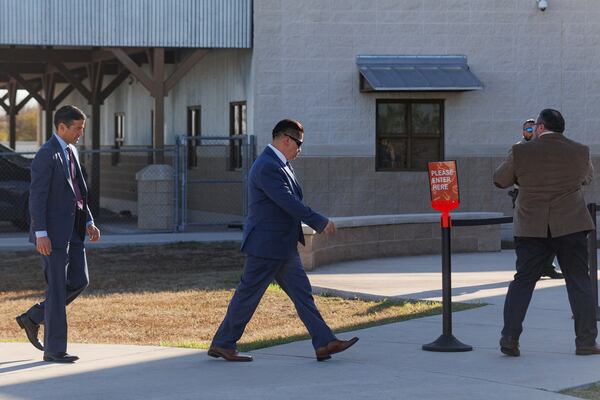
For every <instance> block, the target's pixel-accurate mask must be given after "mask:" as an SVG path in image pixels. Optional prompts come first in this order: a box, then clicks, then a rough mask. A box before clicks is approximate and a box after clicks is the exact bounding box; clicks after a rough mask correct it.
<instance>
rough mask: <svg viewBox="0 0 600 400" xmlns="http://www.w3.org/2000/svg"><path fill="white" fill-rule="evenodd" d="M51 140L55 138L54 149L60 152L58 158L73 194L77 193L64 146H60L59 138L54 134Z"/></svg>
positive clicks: (57, 152)
mask: <svg viewBox="0 0 600 400" xmlns="http://www.w3.org/2000/svg"><path fill="white" fill-rule="evenodd" d="M51 140H54V150H55V151H56V154H58V159H59V161H60V163H61V167H62V170H63V172H64V174H65V179H66V180H67V183H68V184H69V186H70V187H71V190H72V191H73V194H75V188H74V187H73V182H72V181H71V174H70V173H69V163H68V161H67V160H66V159H65V152H64V151H63V149H62V147H61V146H60V143H59V141H58V139H56V138H55V137H54V136H52V139H51Z"/></svg>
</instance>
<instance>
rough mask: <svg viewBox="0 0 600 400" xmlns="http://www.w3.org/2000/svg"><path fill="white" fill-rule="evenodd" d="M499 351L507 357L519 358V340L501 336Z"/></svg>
mask: <svg viewBox="0 0 600 400" xmlns="http://www.w3.org/2000/svg"><path fill="white" fill-rule="evenodd" d="M500 351H501V352H502V353H504V354H506V355H507V356H512V357H519V356H520V355H521V352H520V350H519V339H516V338H514V337H512V336H502V337H501V338H500Z"/></svg>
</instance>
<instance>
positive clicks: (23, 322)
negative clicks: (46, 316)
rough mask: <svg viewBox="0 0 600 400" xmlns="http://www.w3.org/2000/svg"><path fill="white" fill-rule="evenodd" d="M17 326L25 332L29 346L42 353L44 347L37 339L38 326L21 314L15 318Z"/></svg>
mask: <svg viewBox="0 0 600 400" xmlns="http://www.w3.org/2000/svg"><path fill="white" fill-rule="evenodd" d="M17 324H19V326H20V327H21V329H23V330H25V333H26V334H27V339H29V341H30V342H31V344H32V345H33V346H34V347H35V348H36V349H38V350H41V351H44V346H42V344H41V343H40V341H39V339H38V332H39V331H40V326H39V325H38V324H36V323H35V322H33V321H32V320H31V318H29V317H28V316H27V314H21V315H19V316H18V317H17Z"/></svg>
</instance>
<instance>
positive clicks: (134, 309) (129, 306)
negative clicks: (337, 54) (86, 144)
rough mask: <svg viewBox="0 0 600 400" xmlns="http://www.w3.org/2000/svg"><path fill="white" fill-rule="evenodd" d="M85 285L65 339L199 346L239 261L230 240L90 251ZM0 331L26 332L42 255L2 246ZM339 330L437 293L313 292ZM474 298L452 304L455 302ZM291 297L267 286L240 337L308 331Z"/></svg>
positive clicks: (415, 311)
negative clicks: (19, 318)
mask: <svg viewBox="0 0 600 400" xmlns="http://www.w3.org/2000/svg"><path fill="white" fill-rule="evenodd" d="M88 264H89V269H90V280H91V283H90V287H89V288H88V289H87V290H86V291H85V292H84V293H83V295H82V296H80V297H79V298H78V299H77V300H76V301H75V302H74V303H73V304H72V305H70V306H69V310H68V317H69V340H70V341H71V342H78V343H120V344H145V345H159V344H163V345H174V346H183V347H195V348H206V347H207V345H208V344H209V342H210V340H211V338H212V335H213V334H214V333H215V331H216V329H217V327H218V324H219V323H220V322H221V320H222V318H223V316H224V315H225V311H226V308H227V305H228V303H229V299H230V298H231V296H232V294H233V290H234V288H235V285H236V284H237V282H238V280H239V276H240V272H241V269H242V265H243V256H242V254H240V253H239V251H238V245H237V244H236V243H216V244H214V243H213V244H197V243H181V244H173V245H165V246H131V247H115V248H109V249H95V250H89V251H88ZM0 276H1V277H2V279H1V281H0V315H4V316H7V318H3V319H2V320H0V340H3V341H15V340H18V341H23V340H25V338H24V335H23V333H22V331H21V330H20V329H19V328H18V326H17V324H16V323H15V322H14V318H13V316H16V315H18V314H20V313H22V312H24V311H25V310H27V309H28V308H29V307H30V306H31V305H32V304H33V303H34V302H37V301H40V300H41V299H42V298H43V292H42V290H43V288H44V285H45V284H44V282H43V276H42V272H41V260H40V257H39V256H38V255H37V254H36V253H34V252H5V253H4V254H3V257H2V259H1V260H0ZM315 300H316V303H317V305H318V307H319V309H320V310H321V312H322V314H323V317H324V318H325V320H326V321H327V322H328V323H329V324H330V326H331V327H332V328H333V329H334V330H336V331H337V332H340V331H346V330H353V329H358V328H362V327H367V326H374V325H380V324H385V323H391V322H396V321H401V320H405V319H410V318H416V317H421V316H426V315H433V314H438V313H440V312H441V305H440V303H437V302H423V301H421V302H398V301H362V300H347V299H342V298H339V297H330V296H315ZM474 306H475V305H464V304H457V305H455V307H454V309H455V310H461V309H466V308H472V307H474ZM306 337H307V335H306V329H305V328H304V326H303V325H302V323H301V322H300V320H299V319H298V317H297V315H296V312H295V310H294V307H293V304H292V302H291V301H290V300H289V299H288V297H287V296H286V295H285V293H283V291H282V290H281V289H280V288H279V287H278V286H276V285H271V287H269V290H267V293H266V294H265V296H264V298H263V300H262V302H261V304H260V306H259V308H258V310H257V312H256V314H255V315H254V317H253V319H252V321H251V322H250V324H249V325H248V327H247V329H246V332H245V334H244V336H243V338H242V340H241V342H240V348H242V349H246V350H248V349H252V348H258V347H265V346H269V345H273V344H278V343H284V342H289V341H293V340H299V339H303V338H306Z"/></svg>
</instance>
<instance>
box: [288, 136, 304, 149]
mask: <svg viewBox="0 0 600 400" xmlns="http://www.w3.org/2000/svg"><path fill="white" fill-rule="evenodd" d="M285 136H287V137H289V138H290V139H292V140H293V141H294V143H296V146H298V148H300V147H301V146H302V143H304V142H303V141H302V140H300V139H296V138H295V137H293V136H290V135H285Z"/></svg>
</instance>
